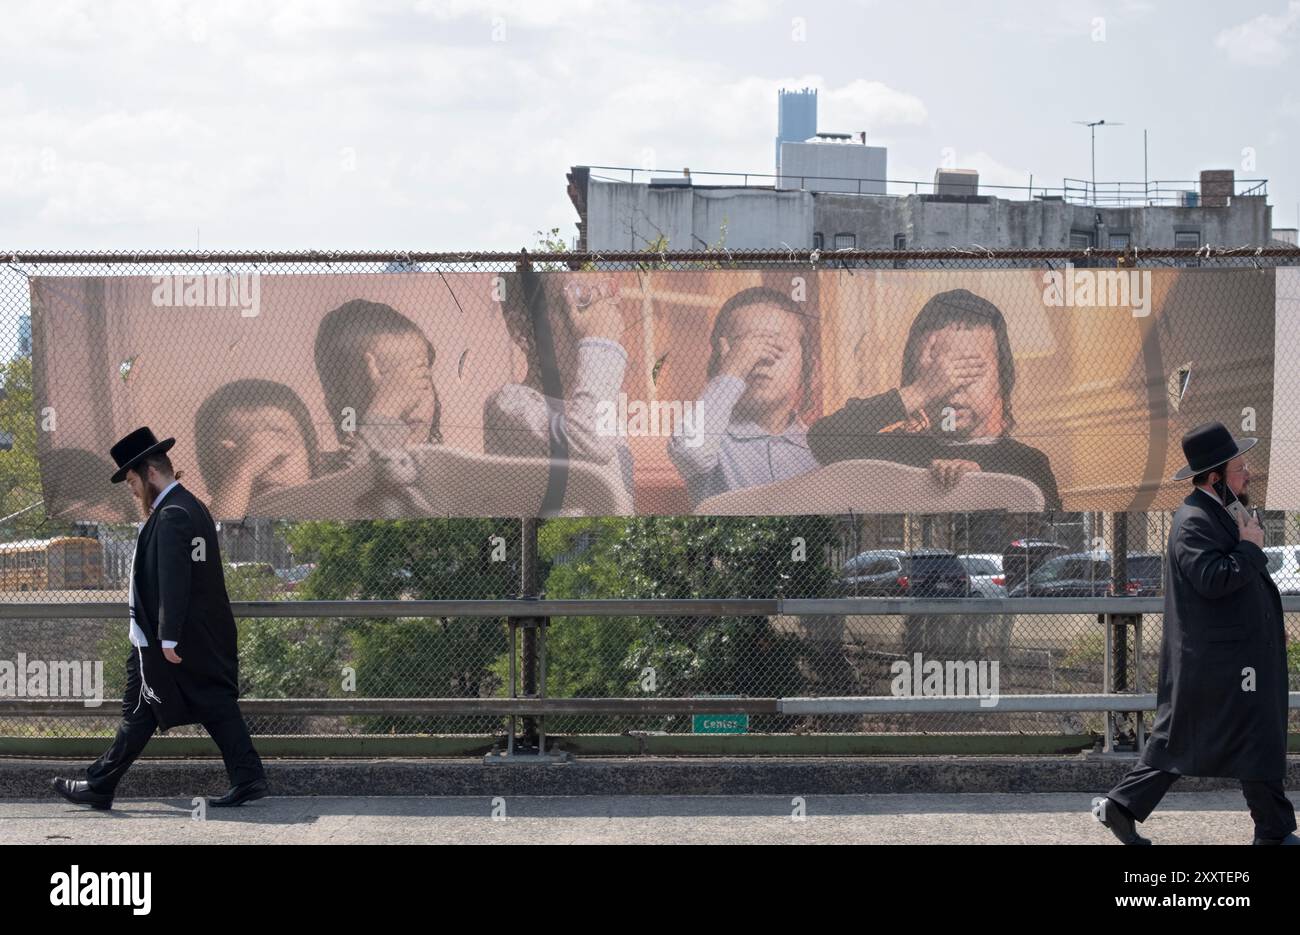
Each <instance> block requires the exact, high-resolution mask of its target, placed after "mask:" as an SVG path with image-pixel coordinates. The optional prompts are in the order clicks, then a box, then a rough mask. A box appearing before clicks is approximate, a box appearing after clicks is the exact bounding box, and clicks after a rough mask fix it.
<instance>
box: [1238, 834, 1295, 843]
mask: <svg viewBox="0 0 1300 935" xmlns="http://www.w3.org/2000/svg"><path fill="white" fill-rule="evenodd" d="M1250 843H1251V844H1300V838H1297V837H1296V836H1295V832H1294V831H1292V832H1291V833H1290V834H1288V835H1287V836H1286V837H1284V838H1261V837H1256V838H1255V840H1253V841H1251V842H1250Z"/></svg>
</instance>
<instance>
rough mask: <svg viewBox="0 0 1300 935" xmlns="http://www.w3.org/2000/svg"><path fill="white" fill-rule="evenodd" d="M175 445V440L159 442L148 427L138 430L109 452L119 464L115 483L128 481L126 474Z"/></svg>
mask: <svg viewBox="0 0 1300 935" xmlns="http://www.w3.org/2000/svg"><path fill="white" fill-rule="evenodd" d="M174 444H176V439H174V438H164V439H163V440H162V441H158V439H157V438H156V437H155V436H154V434H153V432H152V431H150V430H149V427H148V426H147V425H146V426H143V427H141V428H138V429H136V430H135V431H134V432H132V433H131V434H129V435H127V436H126V437H125V438H123V439H122V440H121V441H120V442H118V443H117V444H116V445H114V446H113V447H112V448H111V449H110V450H109V453H110V454H111V455H112V456H113V461H114V463H115V464H117V472H116V473H114V474H113V483H115V484H120V483H121V482H122V481H124V480H126V472H127V471H129V470H130V469H131V468H132V467H134V466H135V465H136V464H138V463H140V462H141V461H143V460H144V459H145V458H147V457H149V456H150V455H158V454H162V453H163V452H164V451H166V450H167V449H168V448H170V447H171V446H172V445H174Z"/></svg>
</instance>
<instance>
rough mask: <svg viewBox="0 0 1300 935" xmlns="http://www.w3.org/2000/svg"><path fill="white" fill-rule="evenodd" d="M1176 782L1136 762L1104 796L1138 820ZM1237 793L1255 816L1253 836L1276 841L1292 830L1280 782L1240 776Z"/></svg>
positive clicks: (1291, 813)
mask: <svg viewBox="0 0 1300 935" xmlns="http://www.w3.org/2000/svg"><path fill="white" fill-rule="evenodd" d="M1177 781H1178V774H1177V773H1167V772H1165V771H1164V770H1162V769H1156V768H1155V767H1154V766H1147V765H1146V764H1145V763H1139V764H1138V765H1137V766H1135V767H1133V769H1132V770H1130V771H1129V774H1128V775H1127V776H1125V777H1124V778H1123V779H1121V780H1120V781H1119V784H1118V785H1116V786H1115V788H1114V789H1111V790H1110V792H1108V793H1106V795H1107V798H1110V799H1111V800H1113V801H1115V802H1118V803H1119V804H1120V805H1123V806H1124V807H1125V808H1126V809H1128V810H1129V811H1130V812H1132V813H1133V817H1134V818H1135V819H1137V820H1138V821H1146V820H1147V818H1148V817H1149V816H1150V815H1151V813H1152V812H1153V811H1155V807H1156V805H1157V804H1158V803H1159V802H1160V800H1161V798H1163V797H1164V794H1165V793H1166V792H1168V791H1169V787H1170V786H1172V785H1173V784H1174V783H1175V782H1177ZM1241 792H1242V795H1244V796H1245V797H1246V805H1247V806H1249V808H1250V817H1251V818H1253V819H1255V837H1257V838H1269V839H1273V840H1276V839H1277V838H1282V837H1286V835H1287V834H1289V833H1290V832H1292V831H1294V830H1296V824H1295V808H1293V807H1292V805H1291V802H1290V800H1289V799H1287V797H1286V792H1284V791H1283V789H1282V783H1281V782H1280V781H1269V782H1265V781H1262V780H1256V779H1243V780H1241Z"/></svg>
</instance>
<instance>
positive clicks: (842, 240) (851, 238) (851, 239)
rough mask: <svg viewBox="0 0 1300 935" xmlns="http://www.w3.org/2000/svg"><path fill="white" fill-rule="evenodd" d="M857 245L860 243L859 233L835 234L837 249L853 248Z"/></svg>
mask: <svg viewBox="0 0 1300 935" xmlns="http://www.w3.org/2000/svg"><path fill="white" fill-rule="evenodd" d="M857 245H858V235H857V234H836V235H835V249H836V250H852V249H854V248H855V247H856V246H857Z"/></svg>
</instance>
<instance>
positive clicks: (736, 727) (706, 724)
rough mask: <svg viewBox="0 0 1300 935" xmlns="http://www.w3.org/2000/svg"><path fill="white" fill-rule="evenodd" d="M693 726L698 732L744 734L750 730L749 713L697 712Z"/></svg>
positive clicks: (695, 731) (693, 718) (692, 719)
mask: <svg viewBox="0 0 1300 935" xmlns="http://www.w3.org/2000/svg"><path fill="white" fill-rule="evenodd" d="M691 727H692V730H693V732H694V733H697V734H744V733H747V732H748V731H749V715H748V714H696V715H693V716H692V718H691Z"/></svg>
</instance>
